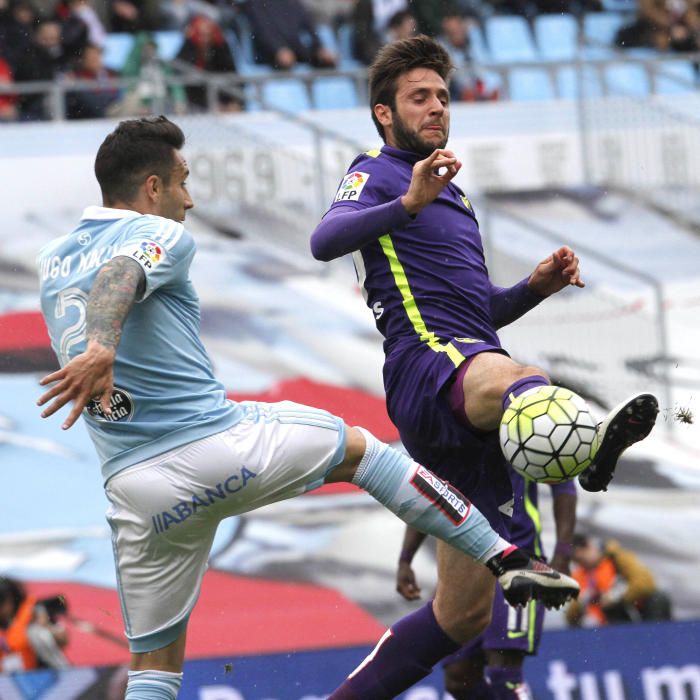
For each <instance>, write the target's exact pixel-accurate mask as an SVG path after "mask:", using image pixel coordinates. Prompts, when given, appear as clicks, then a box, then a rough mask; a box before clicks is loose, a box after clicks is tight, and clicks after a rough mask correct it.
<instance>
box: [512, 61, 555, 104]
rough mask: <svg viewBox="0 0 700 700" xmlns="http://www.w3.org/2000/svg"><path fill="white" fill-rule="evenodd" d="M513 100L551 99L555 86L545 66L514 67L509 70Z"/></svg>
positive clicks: (553, 95)
mask: <svg viewBox="0 0 700 700" xmlns="http://www.w3.org/2000/svg"><path fill="white" fill-rule="evenodd" d="M508 88H509V90H508V92H509V94H510V98H511V100H551V99H554V97H555V94H554V86H553V85H552V80H551V78H550V76H549V74H548V73H547V71H546V70H545V69H544V68H513V69H511V70H510V71H509V72H508Z"/></svg>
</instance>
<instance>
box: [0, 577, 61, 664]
mask: <svg viewBox="0 0 700 700" xmlns="http://www.w3.org/2000/svg"><path fill="white" fill-rule="evenodd" d="M66 610H67V608H66V604H65V601H64V600H63V597H62V596H57V597H55V598H47V599H45V600H36V599H35V598H34V597H32V596H30V595H28V594H27V592H26V591H25V589H24V586H23V585H22V584H21V583H20V582H19V581H15V580H14V579H11V578H6V577H2V578H0V672H3V673H12V672H15V671H30V670H33V669H37V668H66V667H67V666H68V661H67V660H66V657H65V656H64V654H63V651H62V649H63V648H64V647H65V646H66V644H67V643H68V634H67V632H66V630H65V628H64V627H63V625H61V624H60V623H59V621H58V618H59V616H60V615H62V614H65V612H66Z"/></svg>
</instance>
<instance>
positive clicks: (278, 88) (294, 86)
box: [262, 78, 311, 112]
mask: <svg viewBox="0 0 700 700" xmlns="http://www.w3.org/2000/svg"><path fill="white" fill-rule="evenodd" d="M262 96H263V105H264V106H265V107H273V108H277V109H283V110H286V111H288V112H303V111H304V110H307V109H311V101H310V100H309V93H308V91H307V89H306V86H305V85H304V83H303V81H301V80H297V79H295V78H281V79H275V80H268V81H267V82H266V83H265V84H264V85H263V89H262Z"/></svg>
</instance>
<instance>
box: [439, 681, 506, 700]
mask: <svg viewBox="0 0 700 700" xmlns="http://www.w3.org/2000/svg"><path fill="white" fill-rule="evenodd" d="M448 690H449V693H450V695H451V696H452V697H453V698H455V700H495V699H496V697H497V696H496V695H494V692H493V690H492V688H491V686H490V685H489V684H488V683H487V682H486V681H479V682H478V683H477V684H476V685H471V686H469V687H468V688H464V689H461V688H460V689H457V688H449V689H448Z"/></svg>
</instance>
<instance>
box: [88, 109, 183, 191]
mask: <svg viewBox="0 0 700 700" xmlns="http://www.w3.org/2000/svg"><path fill="white" fill-rule="evenodd" d="M184 143H185V135H184V134H183V133H182V129H180V127H179V126H177V124H173V122H171V121H170V120H169V119H168V118H167V117H163V116H161V117H145V118H143V119H127V120H126V121H123V122H120V123H119V126H117V128H116V129H115V130H114V131H113V132H112V133H111V134H109V136H107V138H106V139H105V140H104V141H103V142H102V145H101V146H100V148H99V150H98V151H97V157H96V158H95V176H96V177H97V182H99V183H100V189H101V190H102V198H103V199H104V202H105V204H114V203H116V202H132V201H133V200H134V199H136V196H137V194H138V190H139V187H141V185H142V184H143V182H144V180H145V179H146V178H148V177H150V176H151V175H158V176H159V177H160V178H161V179H162V180H163V182H164V183H165V184H166V185H168V184H169V182H170V175H171V173H172V169H173V166H174V165H175V151H177V150H180V149H181V148H182V146H183V144H184Z"/></svg>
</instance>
